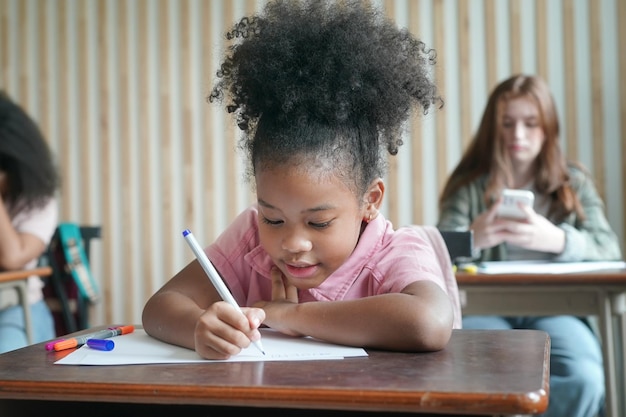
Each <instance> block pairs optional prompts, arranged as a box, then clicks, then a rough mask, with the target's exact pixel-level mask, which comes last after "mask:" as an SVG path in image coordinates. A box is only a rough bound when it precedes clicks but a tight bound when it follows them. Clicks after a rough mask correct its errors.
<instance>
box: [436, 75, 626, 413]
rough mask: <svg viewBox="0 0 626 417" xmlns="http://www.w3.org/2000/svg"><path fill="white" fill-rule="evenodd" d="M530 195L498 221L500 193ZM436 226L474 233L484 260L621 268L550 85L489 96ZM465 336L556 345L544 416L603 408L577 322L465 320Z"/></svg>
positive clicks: (592, 353) (597, 372) (590, 352)
mask: <svg viewBox="0 0 626 417" xmlns="http://www.w3.org/2000/svg"><path fill="white" fill-rule="evenodd" d="M505 188H509V189H515V190H530V191H532V192H533V193H534V196H535V199H534V205H533V207H530V206H523V205H520V206H519V209H521V210H522V211H523V213H524V217H523V218H521V219H513V218H505V217H501V216H499V215H498V209H499V208H500V205H501V204H502V202H503V199H502V197H501V193H502V190H503V189H505ZM439 203H440V214H439V221H438V224H437V227H438V228H439V229H441V230H473V232H474V246H475V248H476V249H477V250H478V251H479V253H477V254H476V260H477V261H501V260H502V261H503V260H532V259H545V260H552V261H600V260H620V259H621V257H622V255H621V250H620V247H619V243H618V240H617V237H616V235H615V233H614V232H613V230H612V229H611V227H610V225H609V223H608V221H607V219H606V217H605V213H604V211H605V208H604V203H603V201H602V199H601V198H600V196H599V195H598V192H597V191H596V188H595V186H594V182H593V179H592V178H591V176H590V175H589V173H588V172H587V170H586V169H585V168H584V167H582V165H580V164H579V163H576V162H571V161H567V160H566V159H565V157H564V155H563V153H562V151H561V147H560V144H559V120H558V116H557V110H556V107H555V104H554V100H553V97H552V95H551V92H550V90H549V89H548V86H547V84H546V83H545V82H544V81H543V80H542V79H541V78H539V77H537V76H528V75H515V76H513V77H511V78H509V79H507V80H505V81H503V82H502V83H500V84H499V85H498V86H497V87H496V88H495V89H494V90H493V92H492V93H491V95H490V97H489V100H488V102H487V107H486V108H485V111H484V113H483V116H482V119H481V122H480V125H479V127H478V132H477V133H476V135H475V137H474V139H473V141H472V142H471V143H470V144H469V147H468V148H467V150H466V151H465V153H464V155H463V157H462V158H461V161H460V162H459V164H458V165H457V167H456V168H455V169H454V171H453V172H452V174H451V176H450V178H449V179H448V181H447V183H446V185H445V187H444V189H443V192H442V194H441V197H440V201H439ZM463 327H464V328H480V329H505V328H515V329H539V330H544V331H546V332H548V333H549V334H550V337H551V343H552V348H551V365H550V373H551V375H550V401H549V406H548V410H547V411H546V413H545V414H544V416H550V417H556V416H562V417H592V416H595V415H597V414H598V413H599V412H600V410H601V409H602V407H603V404H604V392H605V387H604V372H603V366H602V351H601V348H600V345H599V342H598V339H597V338H596V337H595V335H594V334H593V333H592V331H591V330H590V328H589V327H588V326H587V324H585V323H584V322H583V320H581V319H579V318H577V317H571V316H550V317H495V316H468V317H464V318H463Z"/></svg>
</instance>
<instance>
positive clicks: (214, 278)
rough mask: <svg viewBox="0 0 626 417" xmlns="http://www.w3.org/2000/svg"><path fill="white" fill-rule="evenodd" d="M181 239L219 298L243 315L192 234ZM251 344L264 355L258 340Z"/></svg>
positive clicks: (187, 233) (188, 233)
mask: <svg viewBox="0 0 626 417" xmlns="http://www.w3.org/2000/svg"><path fill="white" fill-rule="evenodd" d="M183 237H184V238H185V240H186V241H187V243H188V244H189V247H190V248H191V250H192V251H193V253H194V255H196V258H197V259H198V262H199V263H200V266H202V269H204V272H205V273H206V274H207V276H208V277H209V279H210V280H211V283H212V284H213V286H214V287H215V289H216V290H217V292H218V293H219V295H220V297H222V300H224V301H226V302H227V303H228V304H230V305H231V306H232V307H234V308H235V309H236V310H237V311H239V312H240V313H241V314H244V313H243V311H242V310H241V307H239V304H237V301H235V299H234V297H233V295H232V294H231V293H230V291H229V290H228V287H226V284H224V281H222V278H221V277H220V275H219V273H218V272H217V270H216V269H215V267H214V266H213V264H212V263H211V261H210V260H209V258H208V257H207V256H206V253H204V250H203V249H202V247H201V246H200V244H198V241H197V240H196V238H195V237H194V235H193V233H191V231H189V230H188V229H187V230H185V231H183ZM252 344H254V346H255V347H256V348H257V349H258V350H259V351H260V352H261V353H262V354H264V355H265V351H263V346H262V345H261V340H260V339H259V340H256V341H253V342H252Z"/></svg>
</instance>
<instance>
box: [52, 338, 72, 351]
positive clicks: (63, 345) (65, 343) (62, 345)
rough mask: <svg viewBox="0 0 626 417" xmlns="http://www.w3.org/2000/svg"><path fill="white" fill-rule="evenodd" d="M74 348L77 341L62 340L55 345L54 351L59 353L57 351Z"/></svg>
mask: <svg viewBox="0 0 626 417" xmlns="http://www.w3.org/2000/svg"><path fill="white" fill-rule="evenodd" d="M76 346H78V341H77V340H76V339H74V338H71V339H67V340H62V341H60V342H57V343H55V344H54V350H56V351H59V350H65V349H71V348H75V347H76Z"/></svg>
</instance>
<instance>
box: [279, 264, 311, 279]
mask: <svg viewBox="0 0 626 417" xmlns="http://www.w3.org/2000/svg"><path fill="white" fill-rule="evenodd" d="M285 268H286V269H287V272H289V274H290V275H291V276H293V277H295V278H309V277H311V276H313V275H314V274H315V272H317V270H318V265H290V264H287V263H286V264H285Z"/></svg>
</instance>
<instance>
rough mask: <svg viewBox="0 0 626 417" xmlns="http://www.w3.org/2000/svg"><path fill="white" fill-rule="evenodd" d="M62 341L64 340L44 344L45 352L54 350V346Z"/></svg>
mask: <svg viewBox="0 0 626 417" xmlns="http://www.w3.org/2000/svg"><path fill="white" fill-rule="evenodd" d="M64 340H65V339H57V340H53V341H52V342H48V343H46V350H48V351H51V350H54V344H55V343H59V342H62V341H64Z"/></svg>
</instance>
